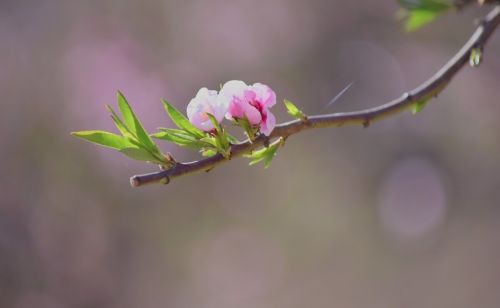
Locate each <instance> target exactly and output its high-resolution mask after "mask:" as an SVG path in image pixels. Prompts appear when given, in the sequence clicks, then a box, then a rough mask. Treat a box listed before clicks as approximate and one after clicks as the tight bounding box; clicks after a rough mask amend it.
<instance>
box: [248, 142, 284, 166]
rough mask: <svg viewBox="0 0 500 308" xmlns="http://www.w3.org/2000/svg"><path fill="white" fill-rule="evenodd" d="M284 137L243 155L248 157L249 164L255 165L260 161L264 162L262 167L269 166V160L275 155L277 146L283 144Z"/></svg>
mask: <svg viewBox="0 0 500 308" xmlns="http://www.w3.org/2000/svg"><path fill="white" fill-rule="evenodd" d="M283 142H284V139H283V138H280V139H278V140H277V141H275V142H273V143H272V144H271V145H270V146H269V147H267V148H266V147H264V148H262V149H260V150H257V151H254V152H252V153H251V154H246V155H244V156H245V157H248V158H250V159H251V160H250V163H249V165H250V166H252V165H255V164H257V163H259V162H261V161H263V162H264V168H266V169H267V168H269V166H270V165H271V162H272V160H273V158H274V156H276V153H277V151H278V148H279V147H280V146H281V145H283Z"/></svg>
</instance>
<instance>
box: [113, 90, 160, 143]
mask: <svg viewBox="0 0 500 308" xmlns="http://www.w3.org/2000/svg"><path fill="white" fill-rule="evenodd" d="M117 98H118V107H119V108H120V111H121V113H122V115H123V120H124V122H125V125H126V127H127V128H128V129H129V130H130V131H131V133H132V134H133V135H134V136H136V137H137V139H138V141H139V142H140V143H142V144H144V145H145V147H146V148H148V149H151V150H152V151H158V149H157V146H156V145H155V144H154V142H153V140H151V138H150V137H149V135H148V134H147V132H146V130H145V129H144V127H143V126H142V124H141V122H140V121H139V119H138V118H137V116H136V115H135V113H134V111H133V110H132V108H131V107H130V104H129V103H128V101H127V99H126V98H125V96H123V94H122V93H121V92H118V93H117Z"/></svg>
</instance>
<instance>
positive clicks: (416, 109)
mask: <svg viewBox="0 0 500 308" xmlns="http://www.w3.org/2000/svg"><path fill="white" fill-rule="evenodd" d="M428 102H429V100H428V99H426V100H422V101H418V102H415V103H413V105H411V112H412V113H413V114H417V113H419V112H420V111H422V109H424V107H425V106H426V105H427V103H428Z"/></svg>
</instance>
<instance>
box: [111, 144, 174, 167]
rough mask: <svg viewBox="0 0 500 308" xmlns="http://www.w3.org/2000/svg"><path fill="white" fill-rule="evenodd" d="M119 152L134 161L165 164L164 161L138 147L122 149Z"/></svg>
mask: <svg viewBox="0 0 500 308" xmlns="http://www.w3.org/2000/svg"><path fill="white" fill-rule="evenodd" d="M120 152H121V153H123V154H125V155H127V156H128V157H130V158H132V159H135V160H140V161H146V162H151V163H155V164H164V163H165V162H164V161H162V160H159V159H158V158H156V157H155V156H153V155H152V154H151V153H150V152H149V151H148V150H146V149H142V148H139V147H127V148H123V149H121V150H120Z"/></svg>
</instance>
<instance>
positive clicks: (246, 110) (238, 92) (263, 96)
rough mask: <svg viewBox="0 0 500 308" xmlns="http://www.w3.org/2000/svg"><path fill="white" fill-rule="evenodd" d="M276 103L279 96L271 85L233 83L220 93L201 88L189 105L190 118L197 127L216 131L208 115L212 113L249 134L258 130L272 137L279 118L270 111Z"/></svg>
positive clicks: (218, 119)
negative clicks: (231, 122) (250, 131)
mask: <svg viewBox="0 0 500 308" xmlns="http://www.w3.org/2000/svg"><path fill="white" fill-rule="evenodd" d="M274 104H276V94H275V93H274V91H273V90H272V89H271V88H269V87H268V86H266V85H264V84H261V83H255V84H253V85H247V84H245V83H244V82H243V81H240V80H231V81H228V82H226V83H225V84H224V85H223V86H222V88H221V90H220V91H219V93H217V91H214V90H208V89H207V88H202V89H200V90H199V91H198V93H197V94H196V97H194V98H193V99H192V100H191V101H190V102H189V104H188V106H187V116H188V119H189V121H190V122H191V123H192V124H193V125H194V126H196V127H197V128H199V129H201V130H203V131H206V132H211V131H214V130H215V127H214V123H213V122H212V120H211V119H210V117H209V116H208V114H211V115H212V116H213V117H214V118H215V120H216V121H217V122H218V123H220V122H222V120H223V119H224V117H225V118H226V119H228V120H231V121H233V122H235V123H237V124H238V125H241V126H242V127H244V128H245V130H246V131H247V133H249V131H248V130H249V129H255V130H258V131H260V132H261V133H263V134H264V135H266V136H269V135H270V134H271V131H272V130H273V129H274V126H275V125H276V118H275V117H274V115H273V114H272V113H271V111H270V110H269V108H270V107H272V106H273V105H274Z"/></svg>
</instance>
